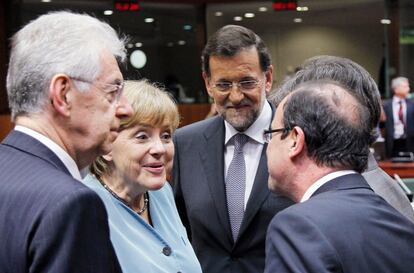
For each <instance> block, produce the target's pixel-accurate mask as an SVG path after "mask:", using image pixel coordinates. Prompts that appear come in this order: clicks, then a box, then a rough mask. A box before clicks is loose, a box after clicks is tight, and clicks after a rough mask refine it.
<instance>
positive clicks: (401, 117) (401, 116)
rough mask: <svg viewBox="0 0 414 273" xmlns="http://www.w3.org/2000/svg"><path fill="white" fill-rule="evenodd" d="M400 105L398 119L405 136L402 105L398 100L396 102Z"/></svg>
mask: <svg viewBox="0 0 414 273" xmlns="http://www.w3.org/2000/svg"><path fill="white" fill-rule="evenodd" d="M398 103H399V104H400V108H399V109H398V119H399V120H400V121H401V123H402V124H403V125H404V134H405V123H404V110H403V104H402V101H401V100H400V101H399V102H398Z"/></svg>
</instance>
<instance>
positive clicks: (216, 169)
mask: <svg viewBox="0 0 414 273" xmlns="http://www.w3.org/2000/svg"><path fill="white" fill-rule="evenodd" d="M224 134H225V127H224V121H223V119H222V118H221V117H220V116H216V117H213V118H210V119H207V120H204V121H201V122H197V123H194V124H191V125H189V126H186V127H183V128H181V129H179V130H177V132H176V134H175V138H174V142H175V158H174V168H173V176H174V179H173V185H174V191H175V197H176V202H177V207H178V211H179V213H180V215H181V218H182V221H183V223H184V225H186V227H187V228H188V230H189V233H190V237H191V240H192V241H191V242H192V245H193V247H194V250H195V252H196V254H197V257H198V259H199V260H200V263H201V266H202V268H203V272H204V273H218V272H220V273H226V272H237V273H243V272H246V273H251V272H262V271H263V269H264V260H265V235H266V229H267V226H268V224H269V222H270V220H271V219H272V217H273V216H274V215H275V214H276V213H277V212H278V211H280V210H282V209H284V208H286V207H287V206H289V205H291V204H292V201H290V200H288V199H286V198H284V197H281V196H278V195H273V194H271V193H270V192H269V190H268V187H267V181H268V171H267V163H266V146H265V147H264V148H263V152H262V156H261V160H260V163H259V167H258V171H257V174H256V178H255V181H254V186H253V189H252V192H251V194H250V198H249V200H248V203H247V207H246V211H245V215H244V219H243V222H242V224H241V227H240V231H239V238H238V240H237V241H236V242H233V238H232V234H231V228H230V222H229V217H228V210H227V203H226V194H225V184H224Z"/></svg>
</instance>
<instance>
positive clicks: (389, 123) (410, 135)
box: [384, 99, 414, 157]
mask: <svg viewBox="0 0 414 273" xmlns="http://www.w3.org/2000/svg"><path fill="white" fill-rule="evenodd" d="M405 105H406V106H407V113H406V127H407V128H406V130H407V132H406V133H407V147H408V149H409V151H412V152H414V104H413V103H412V102H411V101H410V100H407V99H406V100H405ZM384 112H385V116H386V120H385V148H386V152H387V156H389V157H391V156H392V155H393V148H394V115H393V110H392V99H390V100H388V101H387V102H386V103H385V104H384Z"/></svg>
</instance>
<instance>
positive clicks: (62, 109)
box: [49, 74, 73, 117]
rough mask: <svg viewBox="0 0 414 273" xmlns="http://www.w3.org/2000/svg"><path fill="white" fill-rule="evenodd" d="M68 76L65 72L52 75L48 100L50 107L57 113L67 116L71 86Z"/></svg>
mask: <svg viewBox="0 0 414 273" xmlns="http://www.w3.org/2000/svg"><path fill="white" fill-rule="evenodd" d="M72 85H73V84H72V82H71V80H70V78H69V77H68V76H67V75H65V74H56V75H55V76H53V78H52V80H51V81H50V85H49V101H50V103H51V107H52V108H53V109H54V110H55V111H56V112H57V113H59V114H61V115H63V116H66V117H68V116H69V115H70V109H71V105H72V104H71V99H70V98H71V93H70V92H73V88H72V87H73V86H72Z"/></svg>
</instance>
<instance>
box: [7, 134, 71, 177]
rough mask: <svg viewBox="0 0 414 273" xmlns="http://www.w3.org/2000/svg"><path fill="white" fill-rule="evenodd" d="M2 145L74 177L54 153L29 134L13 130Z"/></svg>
mask: <svg viewBox="0 0 414 273" xmlns="http://www.w3.org/2000/svg"><path fill="white" fill-rule="evenodd" d="M2 144H3V145H6V146H10V147H13V148H15V149H18V150H20V151H22V152H24V153H28V154H31V155H33V156H35V157H38V158H40V159H42V160H45V161H47V162H48V163H50V164H51V165H53V166H54V167H55V168H57V169H60V170H61V171H64V172H66V173H67V174H68V175H70V176H72V175H71V174H70V172H69V170H68V169H67V168H66V166H65V165H64V164H63V162H62V161H61V160H60V159H59V158H58V157H57V156H56V154H55V153H54V152H52V151H51V150H50V149H49V148H47V147H46V146H45V145H43V144H42V143H41V142H39V141H38V140H36V139H35V138H33V137H31V136H29V135H27V134H24V133H22V132H19V131H15V130H13V131H12V132H11V133H10V134H9V135H8V136H7V137H6V139H4V141H3V142H2Z"/></svg>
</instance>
